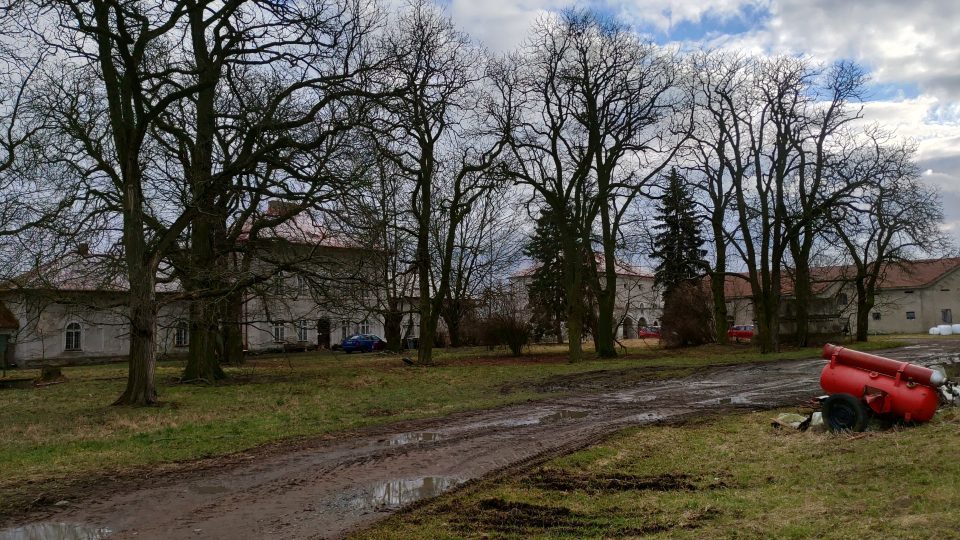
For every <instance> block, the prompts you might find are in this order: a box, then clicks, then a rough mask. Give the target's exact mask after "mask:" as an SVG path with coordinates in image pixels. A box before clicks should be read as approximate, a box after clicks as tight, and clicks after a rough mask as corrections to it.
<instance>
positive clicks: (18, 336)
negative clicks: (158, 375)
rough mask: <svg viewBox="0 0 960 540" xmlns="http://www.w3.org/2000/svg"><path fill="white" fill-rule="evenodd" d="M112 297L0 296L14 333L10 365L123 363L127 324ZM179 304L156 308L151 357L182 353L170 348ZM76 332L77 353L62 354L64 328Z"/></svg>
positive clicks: (181, 308)
mask: <svg viewBox="0 0 960 540" xmlns="http://www.w3.org/2000/svg"><path fill="white" fill-rule="evenodd" d="M117 294H118V293H83V294H70V293H64V294H62V295H61V296H60V298H58V299H57V298H53V297H51V295H50V293H35V294H34V293H29V292H16V293H11V292H8V293H5V294H3V295H2V298H0V299H2V301H3V302H4V304H5V305H6V306H7V308H9V309H10V311H11V312H13V314H14V315H15V316H16V317H17V319H18V320H19V322H20V328H19V329H18V330H17V332H15V333H14V334H12V335H11V339H10V344H9V346H10V347H12V348H13V353H12V359H13V362H14V363H16V364H17V365H18V366H21V367H30V366H35V365H41V364H44V363H52V364H56V363H83V362H86V361H95V360H100V359H110V358H123V357H125V356H127V355H128V354H129V351H130V338H129V324H128V322H127V318H126V316H125V313H126V308H125V307H123V306H115V305H114V304H115V303H116V301H117ZM185 309H186V308H185V306H184V305H182V304H174V305H170V304H165V305H161V307H160V308H159V313H158V328H157V330H158V332H157V334H158V335H157V351H158V353H160V354H178V353H183V352H185V349H183V350H181V348H180V347H177V346H176V345H175V343H174V337H175V336H174V334H175V328H176V325H177V323H178V322H179V321H180V320H181V314H182V313H185V312H186V311H185ZM71 324H78V325H79V326H80V347H79V349H78V350H67V349H66V345H67V329H68V325H71Z"/></svg>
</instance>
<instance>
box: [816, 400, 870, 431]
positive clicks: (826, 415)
mask: <svg viewBox="0 0 960 540" xmlns="http://www.w3.org/2000/svg"><path fill="white" fill-rule="evenodd" d="M823 421H824V423H826V424H827V427H829V428H830V431H834V432H837V431H863V430H864V429H866V428H867V408H866V407H865V406H864V404H863V402H861V401H860V400H859V399H857V398H856V397H855V396H851V395H850V394H833V395H832V396H830V397H828V398H827V399H825V400H824V401H823Z"/></svg>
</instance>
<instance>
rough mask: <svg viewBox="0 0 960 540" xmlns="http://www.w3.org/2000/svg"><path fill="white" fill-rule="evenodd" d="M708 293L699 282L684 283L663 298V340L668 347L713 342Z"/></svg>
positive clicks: (711, 316) (711, 312) (711, 311)
mask: <svg viewBox="0 0 960 540" xmlns="http://www.w3.org/2000/svg"><path fill="white" fill-rule="evenodd" d="M710 302H711V296H710V294H709V292H708V291H707V290H706V289H705V288H704V287H703V286H702V284H701V283H697V282H684V283H681V284H679V285H677V286H676V287H674V289H673V290H672V291H670V292H669V293H668V294H667V295H666V296H665V297H664V299H663V303H664V305H663V317H662V319H661V323H660V324H661V328H662V331H661V339H662V340H663V344H664V346H665V347H668V348H676V347H692V346H696V345H703V344H704V343H711V342H713V340H714V336H713V309H711V304H710Z"/></svg>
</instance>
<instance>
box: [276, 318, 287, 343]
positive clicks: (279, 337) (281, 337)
mask: <svg viewBox="0 0 960 540" xmlns="http://www.w3.org/2000/svg"><path fill="white" fill-rule="evenodd" d="M286 339H287V329H286V328H284V326H283V323H282V322H275V323H273V340H274V341H276V342H277V343H280V342H282V341H285V340H286Z"/></svg>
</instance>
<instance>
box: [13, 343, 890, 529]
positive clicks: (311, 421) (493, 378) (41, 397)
mask: <svg viewBox="0 0 960 540" xmlns="http://www.w3.org/2000/svg"><path fill="white" fill-rule="evenodd" d="M895 344H896V343H895V342H889V341H884V342H871V343H869V344H866V345H867V346H869V347H870V348H882V347H889V346H892V345H895ZM631 345H632V346H631V347H629V348H628V350H627V351H626V352H627V354H626V355H625V356H623V357H621V358H618V359H614V360H596V359H594V360H587V361H584V362H581V363H577V364H571V363H569V362H567V361H566V356H565V355H564V354H563V352H562V351H563V348H562V347H558V346H552V347H551V346H547V347H541V348H535V349H533V350H532V351H531V353H530V354H528V355H526V356H524V357H522V358H519V359H513V358H509V357H507V356H506V354H505V353H503V352H496V351H495V352H491V351H488V350H485V349H480V348H477V349H458V350H455V351H440V353H439V355H438V358H437V361H438V365H437V366H435V367H430V368H410V367H406V366H404V364H403V363H402V362H401V361H400V357H399V356H390V355H380V354H373V355H369V354H368V355H345V354H343V353H337V354H331V353H309V354H298V355H289V356H285V357H259V358H253V359H251V360H250V361H248V363H246V364H245V365H243V366H242V367H231V368H227V372H228V373H229V375H230V378H229V380H227V381H226V382H224V383H222V384H218V385H216V386H200V385H182V384H178V382H177V377H178V376H179V374H180V371H181V369H182V364H181V363H180V362H173V361H171V362H162V363H161V364H160V365H159V367H158V369H157V383H158V391H159V394H160V399H161V401H162V403H163V404H162V406H159V407H151V408H140V409H135V408H124V407H111V406H109V403H110V402H111V401H112V400H113V399H114V398H115V397H116V396H117V395H119V394H120V392H121V391H122V388H123V385H124V382H125V373H126V368H125V366H124V365H122V364H114V365H106V366H92V367H77V368H65V369H64V374H65V375H66V377H67V378H68V381H67V382H66V383H63V384H57V385H52V386H47V387H42V388H32V387H26V388H5V389H0V426H3V435H4V437H3V438H2V440H0V514H6V513H11V512H16V511H20V510H22V509H23V508H24V506H25V505H26V504H27V503H29V502H30V501H33V500H35V499H37V498H38V497H43V496H47V497H50V496H56V495H50V494H51V493H57V492H58V491H59V490H60V489H61V488H64V487H69V486H71V485H73V484H76V483H77V482H78V481H79V480H84V479H86V480H89V479H91V478H95V477H98V476H102V475H105V474H116V473H123V472H129V471H133V470H137V469H138V468H143V467H146V466H155V465H158V464H165V463H172V462H179V461H187V460H195V459H199V458H209V457H216V456H222V455H226V454H231V453H235V452H238V451H243V450H247V449H251V448H254V447H257V446H259V445H264V444H268V443H275V442H278V441H285V440H291V439H302V438H307V437H314V436H320V435H324V434H330V433H332V432H343V431H348V430H352V429H357V428H362V427H365V426H371V425H377V424H385V423H389V422H395V421H400V420H408V419H414V418H424V417H435V416H442V415H446V414H450V413H453V412H456V411H462V410H467V409H479V408H487V407H493V406H498V405H505V404H510V403H516V402H520V401H524V400H530V399H537V398H543V397H547V396H551V395H557V392H558V390H557V388H555V387H553V386H551V387H549V388H548V385H543V384H541V383H543V382H545V381H550V380H552V379H551V378H558V377H560V378H564V380H566V381H570V380H574V381H575V380H576V375H577V374H580V373H586V372H597V371H607V370H627V371H625V372H624V373H622V374H619V375H618V376H619V377H622V378H623V379H624V382H629V381H630V380H640V379H656V378H666V377H678V376H684V375H688V374H690V373H692V372H694V371H695V370H698V369H702V368H703V367H705V366H711V365H730V364H738V363H746V362H756V361H758V360H761V361H773V360H780V359H791V358H808V357H812V356H815V355H816V354H817V351H816V350H814V349H798V350H790V351H785V352H782V353H780V354H777V355H768V356H765V357H762V358H761V357H760V356H759V355H757V354H756V353H755V352H754V351H753V350H752V349H751V348H750V347H749V346H748V345H741V346H729V347H717V346H709V347H702V348H698V349H692V350H680V351H664V350H661V349H659V348H657V347H656V346H654V345H648V344H643V343H641V342H636V343H633V344H631ZM632 368H639V369H632ZM26 374H27V375H32V374H35V372H29V373H26ZM14 375H17V376H21V377H22V376H24V375H25V373H23V372H20V373H14ZM561 386H562V385H561ZM568 387H569V385H568ZM561 391H562V390H561ZM551 392H553V393H551Z"/></svg>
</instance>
